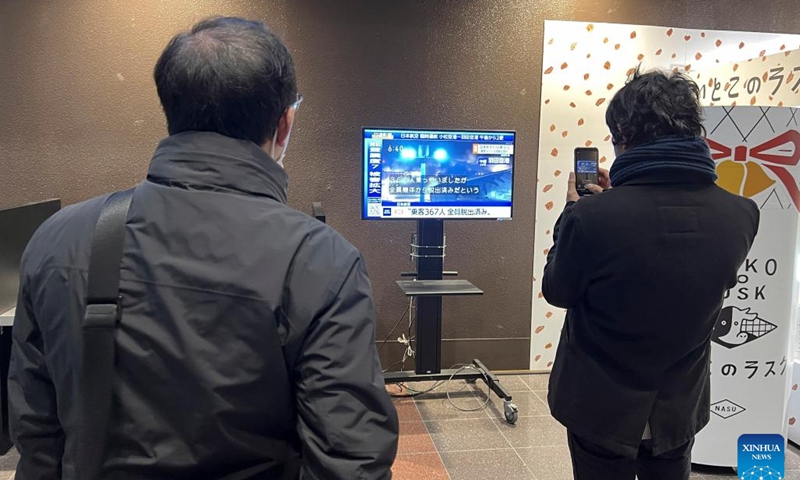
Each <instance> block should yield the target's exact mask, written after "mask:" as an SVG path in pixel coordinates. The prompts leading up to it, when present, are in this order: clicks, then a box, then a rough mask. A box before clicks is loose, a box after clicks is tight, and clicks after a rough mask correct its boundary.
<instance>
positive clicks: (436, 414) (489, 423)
mask: <svg viewBox="0 0 800 480" xmlns="http://www.w3.org/2000/svg"><path fill="white" fill-rule="evenodd" d="M547 381H548V378H547V375H528V376H516V375H514V376H503V377H501V382H502V384H503V385H504V386H505V387H506V389H507V390H509V391H510V392H511V395H512V396H513V398H514V403H515V404H516V405H517V406H518V407H519V419H518V420H517V423H516V425H509V424H508V423H506V421H505V419H504V417H503V402H502V401H501V400H499V399H498V398H497V397H496V396H495V395H494V394H492V396H491V397H490V398H489V400H488V403H487V398H486V391H487V388H486V385H484V384H482V383H480V382H479V383H477V384H475V385H467V384H465V383H464V382H453V383H452V384H450V385H441V386H440V387H439V388H437V389H436V390H435V391H433V392H431V393H428V394H425V395H421V396H418V397H414V398H396V399H395V405H396V406H397V412H398V414H399V416H400V443H399V446H398V455H397V460H396V461H395V464H394V467H393V469H392V470H393V472H394V477H393V479H394V480H437V479H451V480H486V479H498V480H516V479H532V480H572V466H571V463H570V458H569V450H568V449H567V442H566V431H565V430H564V428H563V427H562V426H561V425H559V424H558V422H556V421H555V420H553V419H552V418H551V417H550V411H549V409H548V407H547ZM430 385H432V383H419V384H413V385H410V387H411V388H413V389H415V390H417V391H419V390H424V389H426V388H428V387H429V386H430ZM388 389H389V391H390V392H391V393H393V394H401V395H402V394H406V393H407V391H406V390H400V389H399V387H397V386H396V385H392V386H390V387H388ZM448 390H449V391H450V400H448V398H447V391H448ZM451 400H452V403H451ZM453 404H455V406H454V405H453ZM484 405H486V408H482V407H483V406H484ZM456 407H459V408H461V409H464V410H472V411H462V410H459V409H458V408H456ZM17 460H18V456H17V454H16V452H15V451H14V450H12V451H11V452H9V453H8V454H6V455H5V456H2V457H0V480H13V479H14V468H15V467H16V464H17ZM786 468H787V472H786V476H785V477H784V478H785V480H800V449H797V448H796V447H794V446H793V445H790V448H789V451H787V458H786ZM723 478H729V479H735V478H737V477H736V474H735V473H734V471H733V470H732V469H709V468H705V469H701V468H697V469H696V471H695V472H693V473H692V479H693V480H714V479H723Z"/></svg>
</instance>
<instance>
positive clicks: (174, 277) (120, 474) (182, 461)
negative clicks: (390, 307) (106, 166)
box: [9, 18, 398, 480]
mask: <svg viewBox="0 0 800 480" xmlns="http://www.w3.org/2000/svg"><path fill="white" fill-rule="evenodd" d="M155 80H156V85H157V88H158V93H159V97H160V99H161V102H162V105H163V108H164V112H165V114H166V117H167V122H168V127H169V133H170V136H169V137H168V138H166V139H165V140H163V141H162V142H161V144H160V145H159V146H158V148H157V149H156V151H155V155H154V156H153V160H152V163H151V164H150V168H149V170H148V173H147V180H146V181H144V182H142V183H140V184H139V185H138V186H137V187H136V189H135V193H134V196H133V200H132V205H131V207H130V211H129V214H128V217H127V224H126V227H125V241H124V249H123V257H122V265H121V281H120V295H121V310H122V315H121V320H120V322H119V326H118V328H117V331H116V361H115V365H114V382H113V388H112V392H113V403H112V405H113V407H112V415H111V419H110V420H111V421H110V425H111V426H110V428H109V431H108V432H107V438H108V442H107V445H106V448H105V451H104V452H98V455H101V454H102V455H103V459H102V478H113V479H124V480H159V479H164V480H167V479H171V480H178V479H187V480H189V479H192V480H196V479H226V480H227V479H290V478H291V479H297V478H303V479H314V480H332V479H342V480H354V479H388V478H390V477H391V473H390V467H391V465H392V462H393V460H394V457H395V454H396V450H397V432H398V424H397V414H396V411H395V409H394V406H393V404H392V402H391V401H390V398H389V396H388V395H387V393H386V390H385V387H384V379H383V375H382V372H381V367H380V364H379V361H378V356H377V352H376V349H375V343H374V342H375V334H374V330H375V328H374V312H373V306H372V300H371V293H370V284H369V280H368V278H367V274H366V269H365V266H364V262H363V260H362V259H361V256H360V255H359V252H358V251H357V250H356V249H355V248H354V247H353V246H351V245H350V244H349V243H348V242H347V241H345V240H344V238H342V236H341V235H339V234H338V233H336V232H335V231H334V230H332V229H331V228H329V227H327V226H326V225H324V224H322V223H320V222H318V221H316V220H314V219H312V218H310V217H308V216H306V215H304V214H302V213H300V212H297V211H295V210H293V209H292V208H290V207H289V206H287V205H286V187H287V176H286V173H285V172H284V170H283V168H282V160H283V157H284V154H285V152H286V146H287V142H288V140H289V132H290V131H291V128H292V123H293V120H294V115H295V111H296V109H297V106H298V104H299V100H300V99H301V98H302V97H299V96H298V95H297V90H296V81H295V70H294V66H293V63H292V58H291V56H290V54H289V51H288V50H287V48H286V47H285V46H284V44H283V43H282V41H281V40H280V39H279V38H278V37H277V36H276V35H275V34H274V33H272V32H271V31H270V30H269V29H268V28H267V27H266V26H265V25H264V24H262V23H258V22H251V21H246V20H242V19H236V18H215V19H210V20H207V21H204V22H201V23H199V24H198V25H196V26H195V27H194V28H193V29H192V30H191V31H190V32H187V33H183V34H181V35H178V36H177V37H175V38H174V39H173V40H172V42H171V43H170V44H169V45H168V46H167V48H166V50H165V51H164V53H163V54H162V56H161V58H160V59H159V61H158V64H157V65H156V68H155ZM106 198H107V196H105V197H100V198H95V199H93V200H89V201H86V202H83V203H80V204H77V205H73V206H70V207H68V208H66V209H64V210H62V211H61V212H60V213H59V214H57V215H56V216H54V217H53V218H52V219H50V220H49V221H48V222H47V223H46V224H45V225H43V226H42V228H41V229H40V230H39V231H38V232H37V233H36V235H35V237H34V238H33V239H32V241H31V243H30V245H29V247H28V248H27V251H26V253H25V255H24V259H23V265H22V279H21V287H22V288H21V289H20V298H19V305H18V307H17V314H16V319H15V325H14V346H13V354H12V355H13V357H12V365H11V374H10V379H9V396H10V408H11V429H12V435H13V439H14V442H15V444H16V446H17V449H18V450H19V453H20V456H21V457H20V462H19V465H18V467H17V480H41V479H60V478H64V479H83V478H85V477H82V476H81V473H80V465H76V452H77V451H78V445H79V442H81V438H80V436H79V434H78V432H79V431H80V429H81V423H80V421H79V419H80V412H78V411H77V410H78V409H77V406H78V398H79V392H78V391H77V385H78V378H79V374H80V371H81V366H80V365H79V360H80V358H81V353H80V352H81V328H80V325H81V321H82V318H83V314H84V310H85V296H86V289H87V267H88V265H89V257H90V246H91V240H92V231H93V229H94V225H95V222H96V221H97V218H98V215H99V212H100V209H101V206H102V205H103V203H104V202H105V200H106ZM89 413H90V414H91V412H89Z"/></svg>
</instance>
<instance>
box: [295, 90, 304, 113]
mask: <svg viewBox="0 0 800 480" xmlns="http://www.w3.org/2000/svg"><path fill="white" fill-rule="evenodd" d="M303 100H305V97H303V96H302V95H300V94H299V93H298V94H297V100H295V101H294V103H293V104H292V108H294V111H295V112H296V111H297V109H298V108H300V104H301V103H303Z"/></svg>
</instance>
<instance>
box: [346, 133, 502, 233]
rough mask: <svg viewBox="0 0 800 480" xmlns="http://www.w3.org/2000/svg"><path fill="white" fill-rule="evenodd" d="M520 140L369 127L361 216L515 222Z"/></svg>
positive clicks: (365, 153) (365, 145) (494, 135)
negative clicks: (516, 142)
mask: <svg viewBox="0 0 800 480" xmlns="http://www.w3.org/2000/svg"><path fill="white" fill-rule="evenodd" d="M515 137H516V134H515V133H514V132H498V131H461V130H409V129H379V128H365V129H364V130H363V141H364V144H363V146H364V153H363V162H364V163H363V172H364V178H363V195H362V217H363V218H364V219H367V220H372V219H415V220H420V219H442V220H444V219H510V218H511V209H512V208H511V207H512V191H513V185H514V140H515Z"/></svg>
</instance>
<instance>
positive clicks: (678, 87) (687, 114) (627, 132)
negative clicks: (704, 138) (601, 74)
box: [606, 68, 705, 148]
mask: <svg viewBox="0 0 800 480" xmlns="http://www.w3.org/2000/svg"><path fill="white" fill-rule="evenodd" d="M606 124H607V125H608V128H609V129H610V130H611V138H612V139H613V141H614V144H615V145H616V144H622V145H624V146H625V147H627V148H630V147H635V146H637V145H641V144H644V143H649V142H652V141H655V140H656V139H658V138H659V137H663V136H667V135H685V136H699V135H702V134H703V133H704V132H705V130H704V129H703V115H702V109H701V107H700V89H699V88H698V86H697V84H696V83H695V82H694V81H692V79H690V78H689V77H687V76H686V75H683V74H681V73H678V72H669V73H667V72H663V71H660V70H653V71H650V72H647V73H641V72H640V71H639V68H637V69H636V71H635V72H634V74H633V76H632V77H631V78H630V80H628V82H627V84H626V85H625V86H624V87H622V88H621V89H620V90H619V91H618V92H617V94H616V95H614V98H613V99H612V100H611V103H610V104H609V105H608V110H606Z"/></svg>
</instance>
